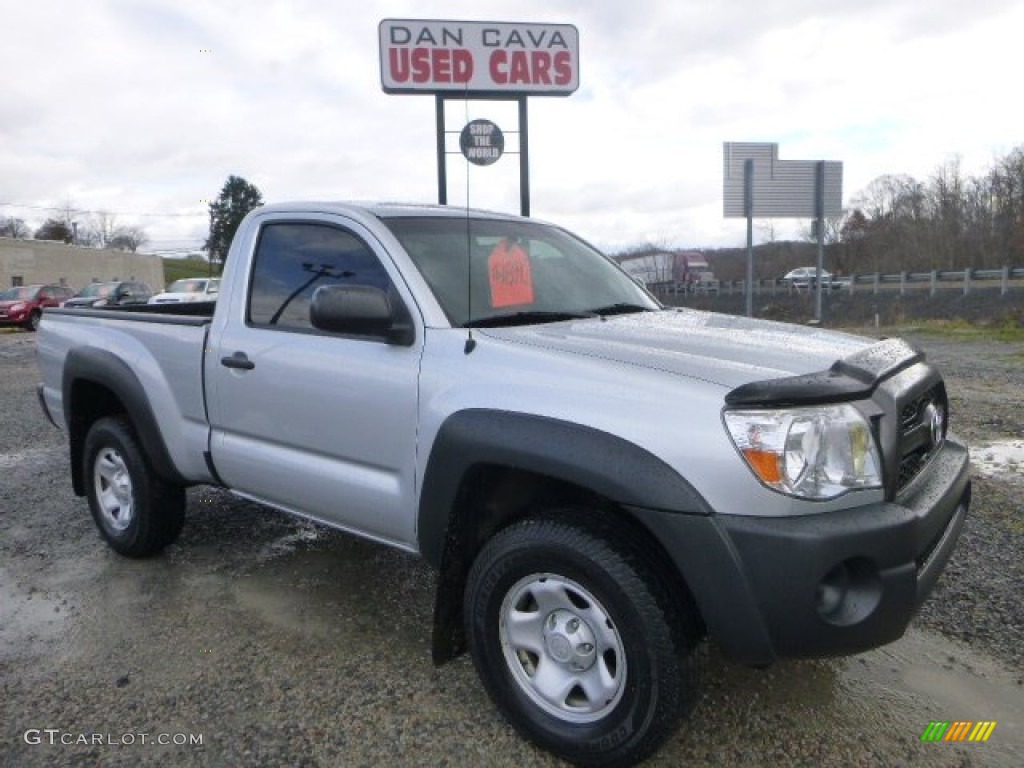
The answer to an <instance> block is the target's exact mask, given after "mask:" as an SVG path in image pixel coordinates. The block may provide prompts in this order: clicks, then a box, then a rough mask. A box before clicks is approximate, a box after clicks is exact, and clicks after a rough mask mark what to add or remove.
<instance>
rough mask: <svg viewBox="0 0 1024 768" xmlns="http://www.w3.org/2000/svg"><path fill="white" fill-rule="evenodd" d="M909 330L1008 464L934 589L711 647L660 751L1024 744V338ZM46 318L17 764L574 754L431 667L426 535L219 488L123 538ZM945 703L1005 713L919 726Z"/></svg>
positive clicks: (11, 567) (23, 572) (1, 634)
mask: <svg viewBox="0 0 1024 768" xmlns="http://www.w3.org/2000/svg"><path fill="white" fill-rule="evenodd" d="M911 338H912V340H913V341H914V342H915V343H917V344H919V345H920V346H922V347H923V348H924V349H925V350H926V351H927V352H928V354H929V356H930V357H931V359H933V360H935V361H937V362H938V363H939V364H940V366H941V367H942V368H943V370H944V371H945V372H946V376H947V382H948V386H949V389H950V392H951V395H952V411H953V412H952V420H953V425H954V429H955V430H956V431H958V432H959V433H960V434H961V435H963V436H965V437H966V438H968V440H969V441H970V442H971V444H972V450H973V452H974V455H975V456H976V457H978V458H979V459H982V460H983V462H981V464H983V465H984V467H983V468H984V469H985V470H986V471H987V472H990V473H991V474H989V475H982V474H980V472H976V473H975V475H976V480H975V495H974V506H973V509H972V512H973V514H972V516H971V517H970V519H969V521H968V524H967V527H966V529H965V533H964V535H963V537H962V539H961V543H960V546H959V548H958V550H957V552H956V554H955V555H954V558H953V560H952V562H951V564H950V566H949V568H948V569H947V571H946V573H945V575H944V576H943V578H942V580H941V581H940V582H939V585H938V587H937V589H936V591H935V593H934V595H933V596H932V598H931V600H930V601H929V602H928V604H927V605H926V606H925V608H924V610H923V611H922V614H921V615H920V617H919V618H918V619H917V621H916V622H915V624H914V627H913V628H912V630H911V631H910V632H909V633H908V634H907V636H906V637H905V638H903V639H902V640H900V641H899V642H897V643H894V644H892V645H890V646H888V647H886V648H883V649H879V650H877V651H873V652H871V653H866V654H862V655H860V656H856V657H852V658H847V659H831V660H821V661H800V662H786V663H780V664H777V665H775V666H774V667H772V668H770V669H768V670H762V671H759V670H750V669H746V668H743V667H739V666H737V665H735V664H733V663H731V662H729V661H728V660H726V659H724V658H723V657H722V656H721V655H720V654H719V653H718V652H717V650H716V649H715V648H714V647H709V648H706V649H705V650H704V651H703V652H704V653H705V654H706V665H705V669H706V671H705V693H704V696H703V700H702V701H701V703H700V705H699V707H698V709H697V711H696V712H695V713H694V715H693V716H692V718H691V719H690V720H689V721H688V722H686V723H685V724H684V725H683V726H682V727H681V728H680V730H679V731H678V732H677V733H676V735H675V736H674V737H673V739H672V740H671V741H670V742H669V743H668V744H667V745H666V747H665V748H664V749H663V750H662V751H661V752H660V753H659V755H657V756H656V757H655V758H654V759H652V760H651V761H650V762H649V764H650V765H655V766H680V765H692V766H702V765H716V766H720V765H745V766H752V765H753V766H757V765H787V766H788V765H815V766H849V765H878V766H892V765H927V766H1007V767H1009V766H1020V765H1024V565H1022V558H1021V552H1022V551H1024V549H1022V544H1024V501H1022V499H1024V479H1022V475H1024V472H1022V470H1021V466H1019V465H1018V466H1014V465H1013V464H1012V463H1010V462H1011V459H1012V455H1013V454H1012V447H1013V445H1014V444H1015V443H1020V444H1022V447H1024V415H1022V414H1024V345H1021V344H1006V343H999V342H995V341H992V342H979V341H976V340H958V339H956V338H952V337H948V336H944V337H939V336H926V335H917V334H913V335H912V336H911ZM33 340H34V337H33V335H31V334H27V333H21V332H11V333H0V434H3V435H4V438H5V439H4V444H3V447H2V448H0V684H2V696H0V723H2V729H0V765H3V766H51V765H81V766H86V765H88V766H93V765H104V766H151V765H175V766H200V765H204V766H205V765H211V766H218V765H229V766H236V765H252V766H263V765H289V766H338V765H382V764H387V765H403V766H404V765H423V766H438V765H451V766H462V765H489V766H504V765H508V766H551V765H557V764H558V763H557V761H555V760H553V759H552V758H551V757H549V756H548V755H546V754H544V753H542V752H540V751H538V750H535V749H534V748H533V747H531V746H530V745H528V744H526V743H524V742H523V741H521V740H520V739H519V738H518V737H517V736H516V735H515V733H514V732H513V731H512V730H511V729H510V728H509V727H508V726H506V725H505V724H504V723H503V721H502V720H501V719H500V718H499V717H498V716H497V715H496V714H495V712H494V710H493V708H492V706H491V704H490V702H489V701H488V700H487V697H486V695H485V694H484V692H483V689H482V688H481V687H480V685H479V684H478V683H477V681H476V677H475V675H474V673H473V670H472V665H471V664H470V663H469V661H468V660H467V659H465V658H463V659H460V660H458V661H457V662H455V663H453V664H451V665H448V666H446V667H443V668H440V669H435V668H434V667H433V666H432V665H431V663H430V648H429V638H430V627H431V607H432V600H433V586H434V574H433V573H432V572H431V571H430V570H429V569H428V568H427V567H426V566H425V565H424V564H423V563H421V562H420V561H419V560H417V559H416V558H413V557H410V556H408V555H405V554H402V553H400V552H396V551H393V550H389V549H385V548H383V547H380V546H377V545H374V544H371V543H367V542H364V541H361V540H357V539H354V538H352V537H348V536H345V535H343V534H340V533H335V532H331V531H326V530H323V529H319V528H315V527H312V526H309V525H307V524H304V523H299V522H296V521H294V520H291V519H289V518H286V517H284V516H282V515H280V514H278V513H275V512H273V511H270V510H267V509H264V508H261V507H257V506H255V505H253V504H249V503H246V502H242V501H239V500H237V499H234V498H233V497H231V496H230V495H228V494H226V493H224V492H222V491H219V490H216V489H211V488H197V489H193V490H192V491H190V495H189V507H188V521H187V523H186V527H185V531H184V533H183V535H182V537H181V539H180V540H179V542H178V543H177V544H175V545H173V546H171V547H170V548H169V549H168V550H167V551H166V552H165V553H164V555H162V556H161V557H159V558H156V559H152V560H148V561H141V562H138V561H131V560H127V559H125V558H121V557H119V556H117V555H116V554H114V553H113V552H112V551H111V550H109V549H108V548H107V547H106V546H105V545H104V544H103V543H102V542H101V540H100V539H99V536H98V534H97V533H96V532H95V529H94V526H93V523H92V520H91V518H90V517H89V514H88V509H87V506H86V504H85V501H84V500H82V499H78V498H76V497H75V496H74V495H73V494H72V492H71V487H70V480H69V477H68V472H67V466H66V463H67V459H66V449H65V444H64V439H63V435H62V433H60V432H58V431H57V430H55V429H53V427H52V426H50V425H49V423H47V422H46V421H45V419H44V418H43V416H42V415H41V412H40V411H39V408H38V406H37V403H36V399H35V392H34V387H35V383H36V381H37V379H38V375H37V372H36V369H35V365H34V358H33ZM992 445H995V446H996V447H995V448H989V446H992ZM1006 446H1010V450H1011V453H1010V454H1008V455H1009V457H1010V458H1005V457H1004V454H1003V453H1002V451H1003V450H1004V448H1005V447H1006ZM981 464H979V467H981ZM930 720H975V721H977V720H995V721H997V722H998V726H997V727H996V729H995V731H994V732H993V734H992V737H991V738H990V740H989V741H988V742H987V743H983V744H951V743H937V744H923V743H921V742H920V740H919V739H920V736H921V733H922V732H923V731H924V729H925V727H926V726H927V725H928V722H929V721H930ZM31 729H38V732H39V733H38V735H39V740H40V741H41V742H42V743H28V742H29V741H34V740H35V739H34V738H33V736H34V735H35V734H36V732H37V731H35V730H31ZM45 729H51V730H53V734H52V737H51V734H48V733H46V730H45ZM26 732H27V733H28V738H26ZM93 734H97V735H100V736H101V737H102V739H103V743H101V744H100V743H87V744H81V743H79V744H70V745H63V744H61V743H60V742H61V740H62V738H63V739H64V740H65V741H69V740H70V741H79V740H81V739H84V740H86V741H91V740H92V739H93ZM141 734H146V738H145V740H146V742H147V743H142V741H143V739H142V736H141ZM161 734H166V735H168V736H170V737H171V739H170V740H171V741H174V740H175V739H174V736H175V735H177V734H184V735H185V738H186V739H188V737H189V736H191V737H196V736H201V740H202V743H201V744H169V745H160V744H154V743H152V742H154V741H156V740H157V739H158V737H159V736H160V735H161ZM51 740H52V741H54V742H56V743H52V744H51V743H50V741H51ZM178 740H180V737H179V739H178ZM128 742H134V743H128Z"/></svg>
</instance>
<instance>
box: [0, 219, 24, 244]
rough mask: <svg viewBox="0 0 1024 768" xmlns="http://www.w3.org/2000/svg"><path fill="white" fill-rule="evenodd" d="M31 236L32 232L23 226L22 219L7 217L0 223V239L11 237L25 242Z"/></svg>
mask: <svg viewBox="0 0 1024 768" xmlns="http://www.w3.org/2000/svg"><path fill="white" fill-rule="evenodd" d="M31 235H32V232H31V230H29V228H28V226H27V225H26V224H25V220H24V219H18V218H15V217H14V216H8V217H7V218H6V219H4V220H3V221H0V237H13V238H17V239H19V240H27V239H28V238H29V237H31Z"/></svg>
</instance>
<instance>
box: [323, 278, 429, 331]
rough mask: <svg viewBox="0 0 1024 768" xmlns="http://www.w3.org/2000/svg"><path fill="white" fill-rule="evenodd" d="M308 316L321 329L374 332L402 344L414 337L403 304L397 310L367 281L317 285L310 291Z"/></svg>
mask: <svg viewBox="0 0 1024 768" xmlns="http://www.w3.org/2000/svg"><path fill="white" fill-rule="evenodd" d="M309 319H310V322H311V323H312V325H313V327H314V328H317V329H319V330H321V331H329V332H331V333H345V334H350V335H354V336H374V337H378V338H382V339H384V340H386V341H388V342H389V343H391V344H400V345H402V346H408V345H410V344H412V342H413V338H414V331H413V327H412V323H411V322H410V321H409V320H408V317H407V316H406V313H405V308H404V307H402V308H401V309H400V311H399V312H396V311H395V309H394V307H393V306H392V302H391V299H389V298H388V295H387V293H385V292H384V291H382V290H381V289H380V288H373V287H371V286H368V285H322V286H320V287H319V288H317V289H316V290H315V291H314V292H313V303H312V304H311V306H310V308H309Z"/></svg>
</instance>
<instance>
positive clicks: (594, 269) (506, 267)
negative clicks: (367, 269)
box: [382, 216, 659, 327]
mask: <svg viewBox="0 0 1024 768" xmlns="http://www.w3.org/2000/svg"><path fill="white" fill-rule="evenodd" d="M382 218H383V221H384V223H385V224H386V225H387V226H388V228H389V229H390V230H391V232H392V233H393V234H394V235H395V237H396V238H398V240H399V242H400V243H401V244H402V247H404V248H405V250H406V252H408V254H409V256H410V258H412V260H413V262H414V263H415V264H416V267H417V269H419V271H420V273H421V274H422V275H423V278H424V279H425V280H426V281H427V284H428V285H429V286H430V289H431V290H432V291H433V292H434V296H435V297H436V298H437V300H438V303H439V304H440V305H441V308H442V309H443V310H444V313H445V315H446V316H447V317H448V321H449V322H450V323H451V324H452V326H455V327H471V326H481V325H487V326H498V325H521V324H530V323H540V322H554V321H557V320H566V319H570V318H574V317H593V316H595V315H600V314H623V313H627V312H646V311H651V310H655V309H659V305H658V303H657V302H656V301H654V300H653V299H652V298H651V297H650V295H648V294H647V292H646V291H644V290H643V289H641V288H640V287H639V286H638V285H637V284H636V283H635V282H633V280H632V279H631V278H630V277H628V276H627V275H626V274H625V273H624V272H622V270H620V269H619V268H618V266H616V265H615V264H613V263H612V262H611V261H610V260H609V259H608V258H606V257H605V256H603V255H602V254H601V253H599V252H598V251H596V250H594V249H593V248H591V247H590V246H589V245H587V244H586V243H584V242H583V241H582V240H579V239H577V238H576V237H574V236H572V235H570V234H569V233H568V232H566V231H565V230H562V229H559V228H557V227H553V226H550V225H547V224H541V223H539V222H532V221H521V220H503V219H485V218H475V217H470V218H464V219H463V218H447V217H445V218H442V217H426V216H424V217H397V216H396V217H382Z"/></svg>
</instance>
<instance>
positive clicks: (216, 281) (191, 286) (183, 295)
mask: <svg viewBox="0 0 1024 768" xmlns="http://www.w3.org/2000/svg"><path fill="white" fill-rule="evenodd" d="M219 292H220V278H219V277H186V278H183V279H181V280H175V281H174V282H173V283H171V284H170V286H168V288H167V290H166V291H163V292H162V293H158V294H156V295H155V296H151V297H150V299H149V303H150V304H180V303H182V302H191V301H216V300H217V294H218V293H219Z"/></svg>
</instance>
